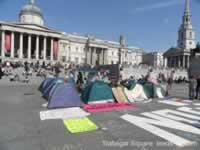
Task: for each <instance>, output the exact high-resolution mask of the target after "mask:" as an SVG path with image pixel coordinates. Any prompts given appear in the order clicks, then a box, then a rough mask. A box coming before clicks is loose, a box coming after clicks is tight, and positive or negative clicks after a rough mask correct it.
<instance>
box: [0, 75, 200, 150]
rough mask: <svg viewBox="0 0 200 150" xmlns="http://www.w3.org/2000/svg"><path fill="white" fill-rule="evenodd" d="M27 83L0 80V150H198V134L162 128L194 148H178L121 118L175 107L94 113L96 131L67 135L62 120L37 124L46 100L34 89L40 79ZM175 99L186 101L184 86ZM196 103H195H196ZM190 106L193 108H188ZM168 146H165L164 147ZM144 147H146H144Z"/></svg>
mask: <svg viewBox="0 0 200 150" xmlns="http://www.w3.org/2000/svg"><path fill="white" fill-rule="evenodd" d="M34 80H35V82H32V83H30V84H23V83H20V84H19V83H10V82H8V81H6V80H5V79H3V80H1V81H0V95H1V98H0V118H1V120H0V150H117V149H127V150H161V149H164V150H165V149H166V150H179V149H181V150H199V148H200V146H199V145H198V141H200V135H195V134H192V133H186V132H182V131H179V130H173V129H169V128H163V127H160V128H162V129H165V130H166V131H168V132H171V133H174V134H176V135H178V136H180V137H182V138H185V139H187V140H190V141H196V142H197V143H196V144H195V145H194V146H189V147H188V146H187V147H184V148H180V147H178V146H175V145H172V144H170V143H167V141H166V140H164V139H162V138H160V137H158V136H156V135H153V134H152V133H150V132H148V131H145V130H143V129H142V128H140V127H137V126H135V125H133V124H131V123H129V122H127V121H125V120H123V119H121V118H120V116H122V115H124V114H130V115H136V116H139V115H140V113H144V112H151V111H155V110H162V109H171V110H175V109H176V108H177V107H176V106H171V105H166V104H161V103H158V102H157V100H153V101H152V102H149V103H145V104H144V103H139V104H137V105H138V107H137V108H133V109H128V110H120V111H112V112H104V113H94V114H91V115H90V116H89V118H90V119H91V120H92V121H94V122H95V123H96V124H97V125H98V127H99V129H98V130H97V131H93V132H88V133H81V134H70V133H69V132H68V130H67V129H66V128H65V127H64V125H63V121H62V120H47V121H40V116H39V112H40V111H42V110H45V109H44V108H43V107H42V104H43V103H45V100H44V99H43V98H42V97H41V94H40V92H39V91H38V90H37V88H38V86H39V83H40V82H41V81H42V80H41V79H40V78H38V79H36V78H35V79H34ZM171 94H172V95H173V96H175V97H182V98H186V99H187V85H184V84H181V85H175V86H174V88H173V89H172V91H171ZM195 103H198V101H196V102H195ZM191 107H192V106H191ZM166 143H167V144H166ZM145 145H146V146H145Z"/></svg>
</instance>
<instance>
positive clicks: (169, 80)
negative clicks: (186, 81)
mask: <svg viewBox="0 0 200 150" xmlns="http://www.w3.org/2000/svg"><path fill="white" fill-rule="evenodd" d="M174 73H175V71H174V70H173V71H171V73H170V76H169V77H168V80H167V90H166V96H168V95H169V90H171V89H172V84H173V81H174Z"/></svg>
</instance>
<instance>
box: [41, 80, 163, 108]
mask: <svg viewBox="0 0 200 150" xmlns="http://www.w3.org/2000/svg"><path fill="white" fill-rule="evenodd" d="M39 90H40V91H41V93H42V95H43V97H44V98H46V99H47V100H48V105H47V108H49V109H53V108H68V107H81V106H83V105H84V103H85V104H94V103H107V102H115V101H117V102H118V103H129V102H130V103H132V102H135V101H137V100H140V101H141V100H146V99H148V98H151V97H158V98H164V90H163V88H162V87H161V86H158V85H153V86H152V84H147V83H146V84H144V85H141V84H139V83H132V85H131V87H130V88H129V89H127V88H126V87H114V88H111V87H110V86H109V85H108V84H106V83H105V82H103V81H95V82H92V83H90V84H88V85H87V86H86V88H85V89H84V90H83V92H82V93H81V96H79V95H80V94H79V93H78V92H77V89H76V85H75V84H74V82H73V81H72V80H67V81H65V80H64V79H63V78H47V79H46V80H44V81H43V82H42V84H41V85H40V87H39Z"/></svg>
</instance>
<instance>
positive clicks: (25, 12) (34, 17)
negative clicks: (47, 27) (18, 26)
mask: <svg viewBox="0 0 200 150" xmlns="http://www.w3.org/2000/svg"><path fill="white" fill-rule="evenodd" d="M19 17H20V22H21V23H29V24H38V25H43V24H44V20H43V15H42V12H41V10H40V8H39V7H37V6H36V5H35V2H34V0H30V1H29V3H28V4H27V5H25V6H24V7H23V8H22V10H21V11H20V14H19Z"/></svg>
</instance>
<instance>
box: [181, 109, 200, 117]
mask: <svg viewBox="0 0 200 150" xmlns="http://www.w3.org/2000/svg"><path fill="white" fill-rule="evenodd" d="M194 109H200V108H194ZM177 110H179V111H184V112H187V113H191V114H195V115H200V112H199V111H195V110H193V109H192V108H189V107H181V108H178V109H177Z"/></svg>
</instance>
